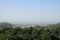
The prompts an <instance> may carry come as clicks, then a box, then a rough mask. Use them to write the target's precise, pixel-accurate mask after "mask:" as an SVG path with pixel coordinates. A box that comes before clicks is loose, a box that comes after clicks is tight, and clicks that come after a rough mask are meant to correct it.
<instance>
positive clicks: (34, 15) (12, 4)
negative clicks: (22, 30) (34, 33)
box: [0, 0, 60, 23]
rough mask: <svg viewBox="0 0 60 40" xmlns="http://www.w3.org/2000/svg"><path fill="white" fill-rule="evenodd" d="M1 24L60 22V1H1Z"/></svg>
mask: <svg viewBox="0 0 60 40" xmlns="http://www.w3.org/2000/svg"><path fill="white" fill-rule="evenodd" d="M0 22H37V23H38V22H42V23H57V22H60V0H0Z"/></svg>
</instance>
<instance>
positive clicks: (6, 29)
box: [0, 23, 60, 40]
mask: <svg viewBox="0 0 60 40" xmlns="http://www.w3.org/2000/svg"><path fill="white" fill-rule="evenodd" d="M0 40H60V23H57V24H51V25H47V26H35V27H27V28H21V27H15V28H13V27H12V24H10V23H0Z"/></svg>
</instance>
